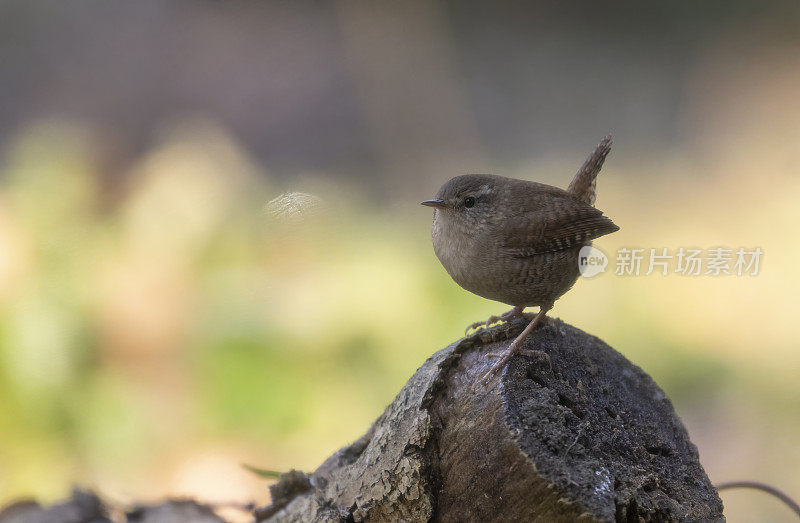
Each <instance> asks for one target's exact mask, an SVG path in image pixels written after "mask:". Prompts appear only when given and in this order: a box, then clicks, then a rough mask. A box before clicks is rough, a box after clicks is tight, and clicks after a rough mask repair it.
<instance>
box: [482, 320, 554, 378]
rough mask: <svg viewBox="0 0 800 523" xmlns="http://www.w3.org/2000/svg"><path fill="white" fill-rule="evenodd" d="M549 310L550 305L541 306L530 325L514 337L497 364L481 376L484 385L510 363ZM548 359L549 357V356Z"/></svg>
mask: <svg viewBox="0 0 800 523" xmlns="http://www.w3.org/2000/svg"><path fill="white" fill-rule="evenodd" d="M549 310H550V307H541V308H540V309H539V312H538V313H537V314H536V316H535V317H534V318H533V319H532V320H531V322H530V323H529V324H528V326H527V327H525V330H523V331H522V332H521V333H520V334H519V336H517V337H516V338H515V339H514V341H512V342H511V345H509V346H508V348H507V349H506V350H505V352H503V353H501V355H500V359H499V360H497V361H496V362H495V364H494V365H492V368H491V369H489V370H488V371H487V372H486V374H484V375H483V377H482V378H481V382H482V383H483V384H484V385H485V384H486V383H487V382H488V381H489V378H491V377H492V375H493V374H495V373H496V372H498V371H500V370H502V369H503V367H505V365H506V363H508V361H509V360H510V359H511V358H512V357H513V356H514V355H515V354H517V353H519V352H520V350H521V347H522V344H523V342H524V341H525V339H526V338H527V337H528V335H530V333H531V331H533V329H534V328H535V327H536V326H537V325H538V324H539V323H540V322H541V321H542V320H543V319H544V318H545V317H546V316H545V315H546V314H547V311H549ZM548 359H549V357H548Z"/></svg>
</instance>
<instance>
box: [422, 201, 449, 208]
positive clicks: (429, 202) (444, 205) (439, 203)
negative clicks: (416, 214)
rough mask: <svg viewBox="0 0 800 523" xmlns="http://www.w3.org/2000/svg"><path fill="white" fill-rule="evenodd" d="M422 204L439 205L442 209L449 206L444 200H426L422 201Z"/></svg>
mask: <svg viewBox="0 0 800 523" xmlns="http://www.w3.org/2000/svg"><path fill="white" fill-rule="evenodd" d="M422 205H427V206H428V207H438V208H440V209H444V208H445V207H447V205H446V204H445V203H444V200H425V201H424V202H422Z"/></svg>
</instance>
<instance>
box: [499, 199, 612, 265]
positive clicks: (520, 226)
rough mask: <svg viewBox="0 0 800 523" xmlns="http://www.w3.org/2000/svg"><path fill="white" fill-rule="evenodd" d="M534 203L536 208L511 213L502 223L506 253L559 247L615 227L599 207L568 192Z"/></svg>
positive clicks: (531, 252) (525, 253)
mask: <svg viewBox="0 0 800 523" xmlns="http://www.w3.org/2000/svg"><path fill="white" fill-rule="evenodd" d="M537 203H538V204H539V205H538V206H537V207H538V208H536V209H535V210H531V211H528V212H523V213H520V214H517V215H515V216H511V217H510V218H509V221H508V223H506V224H505V226H504V227H502V230H503V231H504V233H503V248H504V249H505V250H506V252H508V254H510V255H512V256H518V257H525V256H533V255H535V254H542V253H546V252H554V251H561V250H565V249H569V248H570V247H574V246H577V245H581V244H583V243H585V242H587V241H590V240H593V239H595V238H599V237H600V236H604V235H606V234H610V233H612V232H614V231H618V230H619V227H617V226H616V225H615V224H614V222H612V221H611V219H609V218H608V217H606V216H603V213H602V212H601V211H599V210H597V209H595V208H594V207H592V206H591V205H589V204H586V203H583V202H581V201H579V200H576V199H575V198H572V197H570V196H564V197H555V198H553V197H551V198H548V199H547V200H544V201H543V200H539V202H537Z"/></svg>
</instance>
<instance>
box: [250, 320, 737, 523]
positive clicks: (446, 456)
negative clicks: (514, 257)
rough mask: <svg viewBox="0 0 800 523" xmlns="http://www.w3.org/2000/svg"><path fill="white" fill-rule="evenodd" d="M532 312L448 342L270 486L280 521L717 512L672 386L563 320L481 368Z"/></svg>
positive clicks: (646, 517) (271, 511) (674, 516)
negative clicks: (363, 429)
mask: <svg viewBox="0 0 800 523" xmlns="http://www.w3.org/2000/svg"><path fill="white" fill-rule="evenodd" d="M524 326H525V322H524V321H522V320H520V321H515V322H513V323H511V324H504V325H501V326H498V327H495V328H492V329H490V330H482V331H479V332H478V333H477V334H474V335H472V336H470V337H467V338H464V339H462V340H461V341H459V342H457V343H455V344H453V345H450V346H449V347H447V348H445V349H442V350H440V351H439V352H437V353H436V354H434V355H433V356H432V357H431V358H429V359H428V360H427V361H426V362H425V363H424V364H423V365H422V367H420V368H419V370H417V372H416V373H415V374H414V375H413V376H412V377H411V379H410V380H409V381H408V383H406V385H405V386H404V387H403V389H402V390H401V391H400V393H399V394H398V395H397V397H396V398H395V400H394V401H393V402H392V403H391V404H390V405H389V406H388V407H387V408H386V410H385V411H384V413H383V414H382V415H381V416H380V417H379V418H378V419H377V420H376V421H375V422H374V423H373V425H372V427H371V428H370V429H369V431H368V432H367V433H366V434H365V435H364V436H362V437H361V438H359V440H358V441H356V442H355V443H353V444H352V445H349V446H347V447H344V448H342V449H341V450H339V451H338V452H336V453H335V454H334V455H333V456H331V457H330V458H328V459H327V460H326V461H325V462H324V463H323V464H322V465H321V466H320V467H319V468H318V469H317V470H316V471H314V472H313V473H310V474H304V473H301V472H297V471H293V472H292V473H289V474H285V475H283V476H282V478H281V480H280V481H279V482H278V483H277V484H276V485H274V486H273V487H271V490H272V495H273V503H272V505H270V506H268V507H266V508H263V509H260V510H258V511H257V516H258V517H259V519H262V520H267V521H297V522H306V521H364V520H367V521H548V522H550V521H574V520H587V521H687V520H690V521H698V520H705V521H709V520H710V521H717V520H723V519H724V518H723V516H722V502H721V501H720V499H719V496H718V495H717V492H716V490H715V489H714V487H713V485H712V484H711V482H710V481H709V479H708V477H707V476H706V474H705V472H704V471H703V468H702V466H701V465H700V462H699V460H698V455H697V448H696V447H695V446H694V445H693V444H692V442H691V441H690V440H689V436H688V434H687V432H686V429H685V428H684V427H683V425H682V424H681V421H680V419H678V417H677V415H676V414H675V411H674V410H673V408H672V404H671V403H670V401H669V399H667V397H666V396H665V394H664V392H663V391H662V390H661V389H660V388H659V387H658V386H657V385H656V384H655V383H654V382H653V380H652V379H651V378H650V377H649V376H648V375H647V374H645V373H644V372H643V371H642V370H641V369H639V368H638V367H636V366H635V365H633V364H632V363H631V362H629V361H628V360H627V359H625V357H623V356H622V355H621V354H619V353H618V352H616V351H615V350H613V349H612V348H611V347H609V346H608V345H606V344H605V343H603V342H602V341H601V340H599V339H598V338H595V337H593V336H590V335H588V334H586V333H584V332H582V331H580V330H578V329H575V328H574V327H571V326H569V325H566V324H564V323H563V322H561V321H559V320H555V319H550V320H549V321H548V323H547V324H546V325H544V326H543V327H541V328H539V329H537V330H535V331H534V332H533V334H532V335H531V337H530V338H529V339H528V340H527V342H526V343H525V348H526V349H529V350H528V354H527V355H520V356H517V357H515V358H513V359H512V360H511V362H510V364H509V365H508V367H507V369H506V370H505V372H504V373H503V375H502V376H496V377H495V378H493V379H492V380H491V381H490V382H489V383H488V384H487V385H483V384H481V383H480V381H479V379H478V377H479V376H481V375H482V374H483V373H484V372H485V371H486V370H487V369H488V366H489V364H490V363H491V362H492V361H493V360H491V359H490V358H489V357H488V353H490V352H493V351H501V350H502V349H504V348H505V347H506V346H507V345H508V343H509V340H510V339H513V337H514V336H515V335H516V334H518V333H519V332H520V331H521V330H522V328H523V327H524Z"/></svg>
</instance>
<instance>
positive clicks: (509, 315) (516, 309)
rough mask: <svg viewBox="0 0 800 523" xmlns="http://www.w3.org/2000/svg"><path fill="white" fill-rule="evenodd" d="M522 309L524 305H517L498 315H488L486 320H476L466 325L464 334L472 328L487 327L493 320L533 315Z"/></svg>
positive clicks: (506, 319)
mask: <svg viewBox="0 0 800 523" xmlns="http://www.w3.org/2000/svg"><path fill="white" fill-rule="evenodd" d="M524 310H525V307H524V306H520V305H517V306H515V307H514V308H513V309H511V310H510V311H506V312H504V313H503V314H501V315H500V316H489V319H488V320H486V321H476V322H475V323H473V324H472V325H470V326H469V327H467V329H466V330H465V331H464V333H465V334H466V333H467V332H469V331H471V330H472V329H477V328H478V327H488V326H489V325H491V324H492V323H495V322H498V321H508V320H510V319H512V318H516V317H518V316H526V317H528V316H529V317H531V318H533V317H534V316H533V315H531V314H526V313H525V312H523V311H524Z"/></svg>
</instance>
